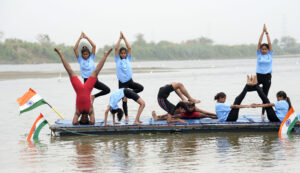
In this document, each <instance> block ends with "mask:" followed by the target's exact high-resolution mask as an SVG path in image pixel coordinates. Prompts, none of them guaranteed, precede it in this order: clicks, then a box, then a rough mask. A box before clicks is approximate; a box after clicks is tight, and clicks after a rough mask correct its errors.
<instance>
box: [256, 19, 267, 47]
mask: <svg viewBox="0 0 300 173" xmlns="http://www.w3.org/2000/svg"><path fill="white" fill-rule="evenodd" d="M265 28H266V25H265V24H264V28H263V31H262V33H261V34H260V37H259V40H258V45H257V50H260V46H261V42H262V40H263V37H264V33H265Z"/></svg>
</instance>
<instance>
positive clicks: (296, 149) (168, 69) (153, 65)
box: [0, 57, 300, 172]
mask: <svg viewBox="0 0 300 173" xmlns="http://www.w3.org/2000/svg"><path fill="white" fill-rule="evenodd" d="M299 59H300V58H299V57H294V58H281V59H274V65H273V74H272V75H273V76H272V86H271V89H270V92H269V98H270V100H271V102H275V101H276V97H275V95H276V92H277V91H279V90H284V91H286V93H287V94H288V96H289V97H290V98H291V101H292V104H293V107H294V108H295V110H296V112H298V113H300V89H299V88H300V80H299V75H300V63H299ZM255 65H256V60H255V59H243V60H239V59H237V60H200V61H161V62H133V67H134V69H135V70H134V71H135V73H134V77H133V79H134V80H135V81H136V82H139V83H141V84H142V85H143V86H144V88H145V89H144V91H143V92H142V93H141V94H140V96H141V97H142V98H143V99H144V100H145V102H146V108H145V110H144V112H143V114H142V118H149V117H150V116H151V111H152V110H156V112H157V113H158V114H160V113H164V111H163V110H162V109H161V108H160V107H159V105H158V103H157V102H156V96H157V92H158V89H159V87H161V86H163V85H165V84H167V83H169V82H172V81H177V82H182V83H183V84H184V85H185V86H186V88H187V89H188V91H190V93H191V95H192V96H194V97H195V98H197V99H200V100H201V103H200V104H198V106H199V107H201V108H202V109H205V110H208V111H214V105H215V102H214V100H213V97H214V95H215V94H216V93H217V92H220V91H224V92H225V93H227V103H232V102H233V100H234V98H235V97H236V96H237V95H238V94H239V92H240V91H241V90H242V89H243V87H244V85H245V82H246V75H247V74H254V73H255ZM114 66H115V65H114V63H113V62H108V63H107V64H105V67H104V69H103V73H104V74H101V73H100V75H99V80H101V81H102V82H104V83H105V84H107V85H108V86H109V87H110V88H111V90H112V91H114V90H116V89H117V87H118V84H117V78H116V75H115V74H114V73H105V72H108V71H113V68H114ZM72 67H73V68H74V69H76V70H78V69H79V67H78V64H72ZM143 68H145V69H146V70H142V71H141V70H140V69H143ZM7 72H14V74H15V75H16V76H14V77H11V78H10V79H9V80H7V79H5V80H0V93H1V94H0V95H1V100H0V105H1V110H2V117H1V118H2V121H0V130H1V132H2V135H1V136H0V139H1V145H0V152H1V155H0V166H1V172H20V171H23V172H196V171H197V172H199V171H200V172H212V171H214V172H219V171H220V172H297V171H298V170H299V168H300V166H298V164H299V162H300V134H299V133H293V134H292V136H291V137H290V138H288V139H284V140H280V139H279V138H278V136H277V133H276V132H268V133H238V132H237V133H207V134H206V133H200V134H155V135H154V134H139V135H115V136H92V135H84V136H73V137H51V135H50V130H49V129H48V127H47V126H46V127H45V128H44V129H43V130H42V132H41V134H40V136H39V141H37V142H32V143H30V142H25V141H26V140H25V139H26V135H27V134H28V132H29V130H30V128H31V126H32V124H33V122H34V120H35V119H36V117H37V116H38V115H39V113H40V112H42V113H43V114H44V115H45V117H46V119H47V120H48V121H49V122H50V123H51V124H53V123H54V122H55V120H56V119H58V118H59V117H58V116H57V115H56V114H55V113H54V112H53V111H52V110H50V109H49V108H48V107H47V106H41V107H39V108H37V109H35V110H33V111H31V112H28V113H25V114H22V115H19V109H18V104H17V102H16V99H17V98H18V97H20V96H22V95H23V94H24V93H25V92H26V91H27V90H28V88H30V87H31V88H33V89H34V90H36V91H37V92H38V93H39V94H40V95H41V96H42V97H43V98H44V99H45V100H46V101H48V102H49V103H50V104H52V105H53V107H55V108H56V109H57V110H58V111H59V112H60V113H61V114H62V115H63V116H64V117H65V119H72V117H73V113H74V110H75V108H74V106H75V92H74V91H73V88H72V86H71V84H70V81H69V79H68V78H66V77H64V76H63V77H61V78H60V77H59V76H60V73H61V72H64V69H63V67H62V66H61V64H40V65H0V73H7ZM23 72H32V77H29V78H26V79H18V74H20V75H21V74H22V73H23ZM42 72H51V73H54V75H53V76H54V77H43V76H39V77H38V78H37V77H36V76H35V75H34V74H35V73H36V74H39V73H42ZM93 92H96V90H94V91H93ZM108 100H109V96H108V95H106V96H103V97H100V98H98V99H96V100H95V103H94V107H95V113H96V118H97V119H102V118H103V117H104V111H105V109H106V106H107V104H108ZM170 101H171V102H173V103H176V102H177V101H179V98H178V97H177V96H176V95H175V94H171V95H170ZM254 102H256V103H260V100H259V97H258V96H257V94H256V93H254V92H251V93H248V94H247V96H246V98H245V100H244V101H243V104H251V103H254ZM128 106H129V117H130V118H134V117H135V114H136V111H137V108H138V105H137V104H136V103H135V102H133V101H129V102H128ZM260 112H261V109H242V110H241V111H240V114H241V115H242V114H251V115H259V114H260ZM109 118H111V117H109Z"/></svg>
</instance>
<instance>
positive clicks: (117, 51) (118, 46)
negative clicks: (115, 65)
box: [115, 32, 123, 56]
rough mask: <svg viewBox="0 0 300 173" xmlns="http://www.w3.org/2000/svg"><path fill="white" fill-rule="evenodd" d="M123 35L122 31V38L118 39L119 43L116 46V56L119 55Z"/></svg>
mask: <svg viewBox="0 0 300 173" xmlns="http://www.w3.org/2000/svg"><path fill="white" fill-rule="evenodd" d="M122 36H123V34H122V32H121V33H120V38H119V40H118V42H117V44H116V47H115V56H118V55H119V48H120V44H121V40H122V38H123V37H122Z"/></svg>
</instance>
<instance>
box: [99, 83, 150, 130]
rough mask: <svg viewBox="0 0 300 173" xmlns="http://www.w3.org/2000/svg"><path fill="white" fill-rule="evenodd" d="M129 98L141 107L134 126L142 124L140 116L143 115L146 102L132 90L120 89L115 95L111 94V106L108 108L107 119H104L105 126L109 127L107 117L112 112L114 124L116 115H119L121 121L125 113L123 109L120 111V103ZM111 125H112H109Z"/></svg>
mask: <svg viewBox="0 0 300 173" xmlns="http://www.w3.org/2000/svg"><path fill="white" fill-rule="evenodd" d="M124 97H126V98H129V99H132V100H134V101H135V102H137V103H138V104H139V105H140V107H139V109H138V112H137V115H136V118H135V121H134V123H133V124H137V125H139V124H142V122H141V121H140V116H141V113H142V111H143V109H144V108H145V102H144V100H143V99H142V98H141V97H140V96H139V95H138V94H137V93H135V92H134V91H132V90H131V89H128V88H121V89H118V90H117V91H115V92H114V93H112V94H111V96H110V98H109V104H108V106H107V109H106V111H105V119H104V125H105V126H107V125H108V124H107V116H108V112H109V111H110V112H111V113H112V114H113V122H114V123H115V118H114V115H115V113H117V114H118V120H119V121H121V119H122V116H123V111H122V109H120V108H119V107H118V103H119V102H120V101H121V100H122V99H123V98H124ZM109 125H110V124H109Z"/></svg>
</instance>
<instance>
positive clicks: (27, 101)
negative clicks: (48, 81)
mask: <svg viewBox="0 0 300 173" xmlns="http://www.w3.org/2000/svg"><path fill="white" fill-rule="evenodd" d="M17 101H18V102H19V106H20V114H22V113H24V112H27V111H30V110H32V109H34V108H36V107H38V106H41V105H43V104H47V102H46V101H45V100H44V99H43V98H42V97H41V96H40V95H38V94H37V93H36V92H35V91H34V90H33V89H31V88H30V89H29V90H28V91H27V92H26V93H25V94H24V95H23V96H22V97H20V98H18V100H17Z"/></svg>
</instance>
